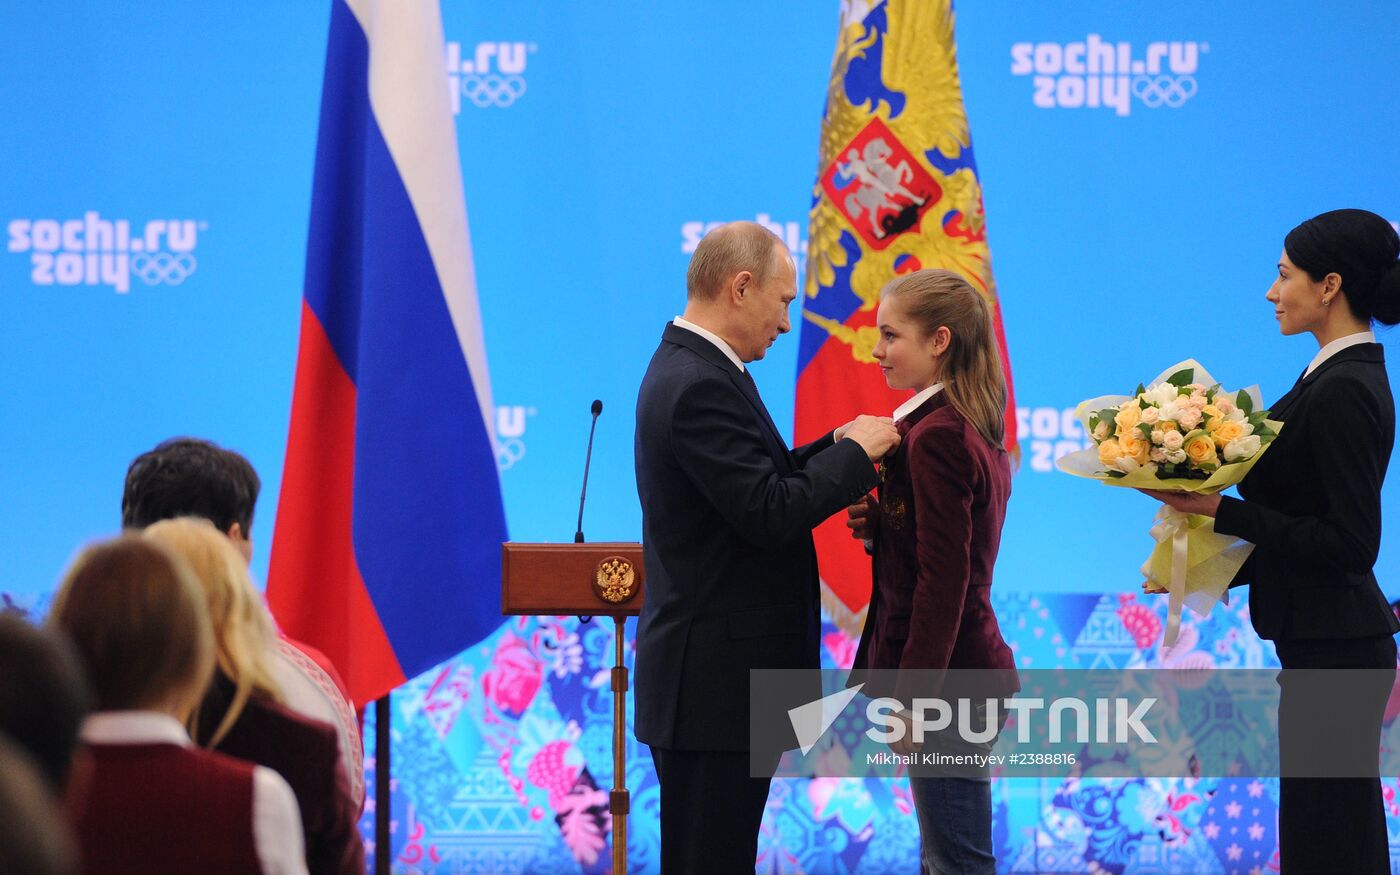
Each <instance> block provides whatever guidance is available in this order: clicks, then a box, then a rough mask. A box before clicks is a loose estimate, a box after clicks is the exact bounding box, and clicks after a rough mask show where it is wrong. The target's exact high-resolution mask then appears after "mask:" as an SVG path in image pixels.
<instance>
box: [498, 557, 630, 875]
mask: <svg viewBox="0 0 1400 875" xmlns="http://www.w3.org/2000/svg"><path fill="white" fill-rule="evenodd" d="M644 580H645V572H644V571H643V569H642V545H641V544H637V543H630V542H612V543H597V544H517V543H512V542H506V543H504V544H502V545H501V613H502V614H504V615H506V616H517V615H526V616H561V615H563V616H568V615H579V616H585V617H612V618H613V622H614V623H615V624H616V627H617V631H616V634H615V635H614V636H613V637H614V639H615V646H616V653H617V658H616V662H615V664H614V665H613V669H612V693H613V787H612V792H611V793H609V794H608V811H609V813H611V815H612V862H613V873H614V875H626V873H627V813H628V806H629V800H628V794H627V753H626V751H627V747H626V745H627V741H626V732H627V666H626V663H624V662H623V649H622V642H623V640H624V638H625V635H626V633H627V618H628V617H635V616H636V615H637V614H638V612H640V611H641V609H642V599H643V595H642V588H643V587H642V584H643V582H644Z"/></svg>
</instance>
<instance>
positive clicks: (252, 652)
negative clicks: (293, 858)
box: [142, 517, 365, 875]
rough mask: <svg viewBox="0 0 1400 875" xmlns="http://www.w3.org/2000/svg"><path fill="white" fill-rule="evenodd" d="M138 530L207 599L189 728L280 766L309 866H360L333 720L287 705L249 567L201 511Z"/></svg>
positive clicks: (351, 871) (323, 871)
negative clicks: (205, 640) (206, 639)
mask: <svg viewBox="0 0 1400 875" xmlns="http://www.w3.org/2000/svg"><path fill="white" fill-rule="evenodd" d="M142 536H143V537H144V538H146V539H147V540H150V541H154V542H155V543H158V544H160V545H161V546H163V547H165V548H167V549H168V550H170V552H172V553H174V554H175V555H176V556H178V557H179V558H181V559H183V560H184V561H185V562H186V563H187V564H188V565H189V566H190V568H191V570H192V571H194V576H195V580H196V581H197V582H198V583H199V584H200V587H201V589H202V590H203V592H204V595H205V597H206V599H207V603H208V607H209V618H210V621H211V623H212V624H213V627H214V652H215V662H216V664H217V668H216V669H215V672H214V677H213V680H212V681H211V683H210V684H209V686H208V688H207V689H206V690H205V694H204V698H203V701H201V702H200V705H199V710H198V712H197V714H196V716H195V719H194V720H192V721H191V723H190V734H191V735H192V736H193V737H194V740H195V741H196V742H197V743H198V744H200V745H201V746H203V747H206V748H209V749H211V750H216V751H218V752H220V753H224V754H228V755H229V756H234V757H238V758H239V759H241V760H247V761H249V762H251V763H257V764H258V765H261V766H267V767H268V768H270V769H272V770H273V771H275V772H277V773H278V774H279V775H281V776H282V777H283V778H286V780H287V783H288V784H290V785H291V787H292V790H293V791H294V792H295V793H296V797H297V804H298V805H299V806H300V809H301V822H302V827H303V829H304V831H305V836H306V867H307V870H308V871H309V872H310V873H311V875H363V873H364V871H365V855H364V844H363V842H362V841H361V839H360V833H359V829H358V828H357V827H356V821H357V820H358V819H359V806H358V805H357V804H356V803H355V802H354V800H353V798H352V796H351V793H350V787H349V784H348V782H347V780H346V776H345V770H344V768H342V767H341V764H340V750H339V741H338V739H337V735H336V730H335V727H333V726H331V725H330V724H327V723H321V722H320V721H317V720H311V719H309V718H307V717H305V716H303V715H301V714H298V713H297V712H295V711H293V710H291V709H290V708H288V707H287V706H286V704H285V702H284V701H283V700H282V694H281V689H280V686H279V684H278V682H277V679H276V676H275V674H274V672H273V668H272V656H271V650H270V647H269V644H270V642H271V641H273V640H274V638H275V636H276V633H275V631H274V630H273V628H272V623H271V619H270V618H269V617H268V615H267V612H266V611H265V610H263V607H262V603H261V601H260V600H259V599H258V594H257V591H256V590H254V589H253V582H252V581H251V580H250V579H249V578H248V569H247V566H246V565H245V564H244V562H243V560H242V557H240V556H239V555H238V551H237V550H236V549H235V548H234V546H233V545H232V544H230V543H229V539H228V538H227V537H225V536H224V535H223V533H221V532H220V531H218V530H217V529H215V528H214V526H212V525H211V524H210V523H209V522H208V521H207V520H204V519H196V518H193V517H180V518H177V519H172V520H161V521H160V522H158V523H155V524H154V525H151V526H148V527H147V528H146V529H145V530H144V532H143V533H142Z"/></svg>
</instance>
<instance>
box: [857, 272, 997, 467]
mask: <svg viewBox="0 0 1400 875" xmlns="http://www.w3.org/2000/svg"><path fill="white" fill-rule="evenodd" d="M880 298H881V299H882V300H889V299H897V300H898V301H899V302H900V304H901V306H902V307H903V310H904V314H905V315H906V316H907V317H909V318H910V319H911V320H913V321H914V323H915V324H917V325H918V326H919V327H920V328H921V329H923V331H924V332H925V334H933V333H934V332H935V331H937V330H938V329H939V328H940V327H944V326H946V327H947V329H948V332H949V334H950V335H951V339H950V340H949V342H948V348H947V349H946V350H944V352H943V354H942V355H941V356H940V357H939V368H938V379H939V381H940V382H942V383H943V392H944V393H945V394H946V395H947V396H948V401H949V403H951V404H952V405H953V409H955V410H957V411H958V413H960V414H961V415H962V417H963V418H964V419H966V420H967V421H968V422H970V423H972V426H973V427H974V428H976V429H977V433H978V434H980V435H982V438H983V439H984V440H986V441H987V443H989V444H991V445H992V446H1001V445H1002V441H1003V438H1004V436H1005V433H1006V377H1005V375H1004V374H1003V373H1002V369H1001V353H1000V351H999V350H998V348H997V342H996V334H995V332H994V330H993V328H992V310H991V307H990V305H988V303H987V299H986V298H984V297H982V294H981V293H980V292H978V291H977V290H976V289H974V288H973V287H972V285H971V284H970V283H968V281H967V280H965V279H963V278H962V277H961V276H959V275H957V274H956V273H953V272H952V271H950V270H936V269H929V270H918V271H915V272H913V273H911V274H908V275H906V276H902V277H897V278H895V279H893V280H891V281H890V282H889V283H887V284H886V285H885V288H884V289H883V290H881V292H880Z"/></svg>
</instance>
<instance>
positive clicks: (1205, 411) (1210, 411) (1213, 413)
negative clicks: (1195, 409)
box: [1201, 404, 1224, 420]
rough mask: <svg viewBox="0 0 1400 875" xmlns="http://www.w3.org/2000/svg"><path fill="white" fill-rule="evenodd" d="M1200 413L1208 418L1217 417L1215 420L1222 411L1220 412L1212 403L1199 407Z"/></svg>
mask: <svg viewBox="0 0 1400 875" xmlns="http://www.w3.org/2000/svg"><path fill="white" fill-rule="evenodd" d="M1201 415H1202V416H1205V417H1208V418H1210V419H1217V420H1218V419H1220V417H1221V416H1223V415H1224V414H1222V413H1221V412H1220V408H1219V407H1216V406H1215V405H1214V404H1207V405H1206V406H1205V407H1202V408H1201Z"/></svg>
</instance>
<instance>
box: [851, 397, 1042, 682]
mask: <svg viewBox="0 0 1400 875" xmlns="http://www.w3.org/2000/svg"><path fill="white" fill-rule="evenodd" d="M898 427H899V432H900V435H901V436H902V437H903V441H902V442H901V443H900V445H899V448H898V449H897V450H896V451H895V452H894V453H892V454H891V455H890V456H889V457H887V458H886V460H885V466H884V481H883V483H882V484H881V486H880V491H879V498H880V503H879V514H878V515H877V516H876V518H875V526H874V528H875V532H874V535H875V549H874V587H873V589H872V591H871V593H870V608H869V610H868V612H867V614H866V618H865V630H864V631H863V632H862V633H861V636H860V645H859V646H858V647H857V649H856V657H855V665H854V668H856V669H999V670H1002V671H1001V673H999V674H998V675H996V676H995V678H996V680H995V683H996V685H997V688H996V689H995V690H994V691H992V690H989V691H988V694H989V695H992V694H995V695H1008V694H1010V693H1012V692H1015V691H1016V690H1017V689H1019V688H1020V686H1019V683H1018V682H1017V681H1016V675H1015V669H1016V663H1015V659H1014V657H1013V655H1012V653H1011V648H1009V647H1007V646H1006V642H1005V641H1004V640H1002V637H1001V629H1000V628H999V627H998V626H997V620H996V616H995V615H994V614H993V613H992V604H991V597H990V593H991V586H992V566H993V565H994V564H995V563H996V558H997V547H998V546H999V545H1000V544H1001V525H1002V521H1003V520H1004V519H1005V518H1006V502H1007V499H1008V498H1009V497H1010V495H1011V462H1010V459H1009V458H1008V456H1007V453H1006V451H1005V450H1004V449H1002V448H1001V447H994V446H991V445H989V444H988V443H987V442H986V441H985V440H983V439H982V436H981V435H980V434H979V433H978V432H977V429H976V428H974V427H973V426H972V424H971V423H969V422H968V421H967V420H965V419H963V417H962V416H961V415H960V414H959V413H958V412H957V410H956V409H954V408H953V406H952V404H950V403H949V402H948V397H947V395H945V394H944V393H942V392H939V393H938V394H937V395H934V396H933V397H932V398H930V399H929V400H927V401H925V402H924V403H923V404H921V405H919V407H917V408H916V409H915V410H914V411H913V412H912V413H910V414H909V415H908V416H906V417H905V418H904V419H902V420H900V422H899V424H898ZM872 692H879V691H872Z"/></svg>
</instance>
